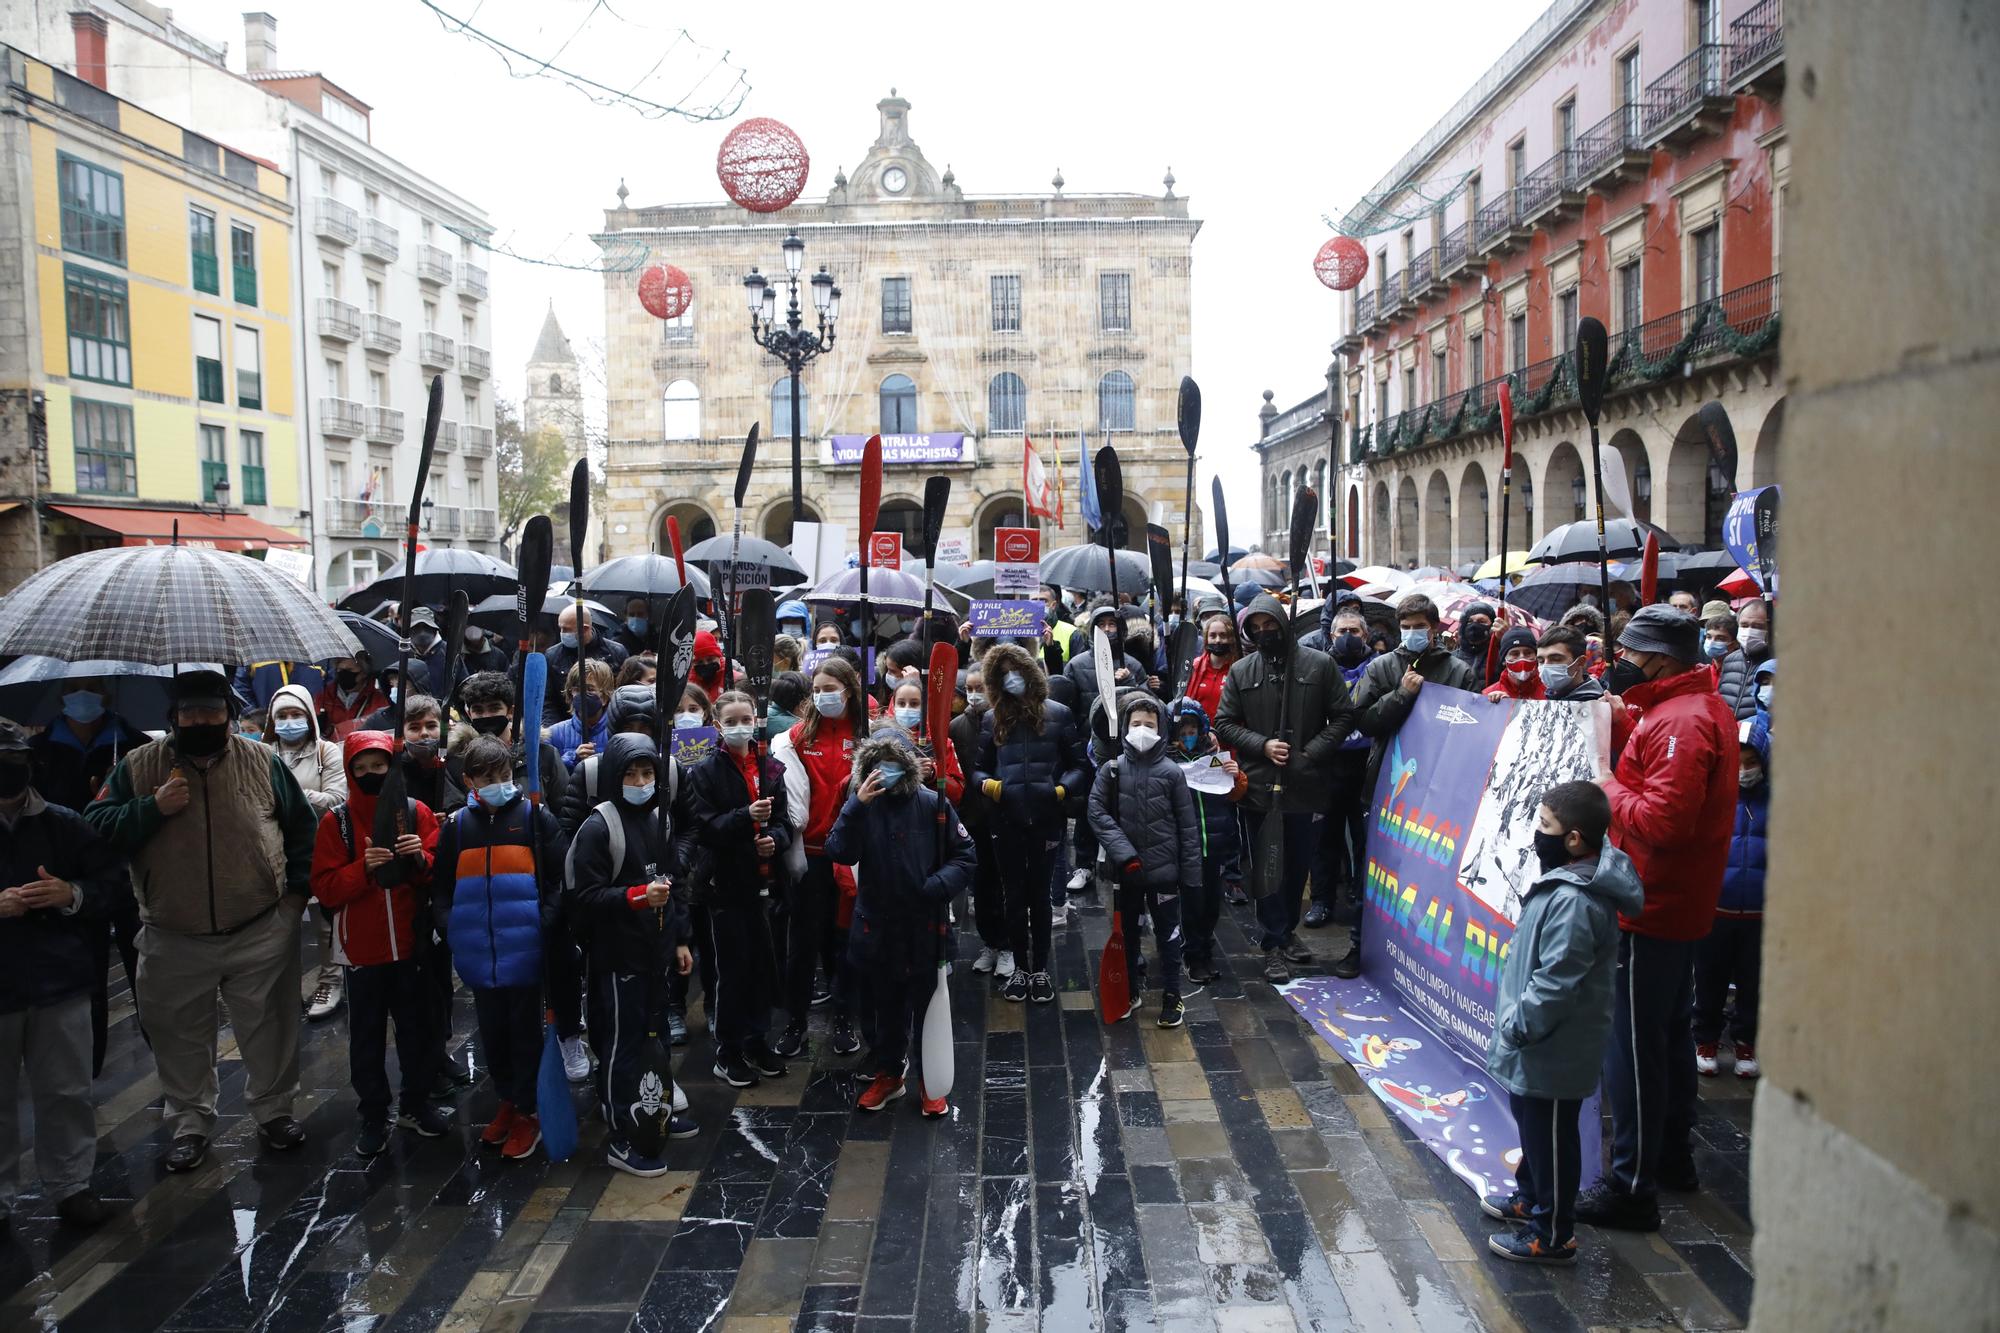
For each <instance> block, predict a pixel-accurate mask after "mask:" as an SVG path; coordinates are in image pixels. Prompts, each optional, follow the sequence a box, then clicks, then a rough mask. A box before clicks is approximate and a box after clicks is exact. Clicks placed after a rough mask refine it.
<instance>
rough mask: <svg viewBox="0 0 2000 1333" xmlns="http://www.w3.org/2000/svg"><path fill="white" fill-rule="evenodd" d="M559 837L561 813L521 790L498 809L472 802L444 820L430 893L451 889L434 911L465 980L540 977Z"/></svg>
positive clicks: (486, 985)
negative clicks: (534, 802)
mask: <svg viewBox="0 0 2000 1333" xmlns="http://www.w3.org/2000/svg"><path fill="white" fill-rule="evenodd" d="M561 841H562V830H561V827H560V826H559V825H558V824H557V823H556V817H555V816H554V815H552V814H550V813H549V812H548V811H547V810H544V809H542V808H541V807H539V806H535V805H531V804H530V803H529V802H528V801H527V799H526V798H525V797H521V796H516V797H515V798H514V799H513V800H511V801H509V802H507V804H505V805H503V806H501V807H499V808H498V809H497V810H489V809H487V808H486V806H485V805H483V804H481V803H480V802H478V801H474V802H472V803H471V804H468V805H465V806H463V807H461V808H460V809H459V810H457V811H456V812H454V813H453V814H451V815H450V816H448V817H447V818H446V819H445V821H444V825H443V828H442V829H441V830H440V832H439V834H438V845H437V859H436V862H435V864H436V866H437V870H436V874H435V882H434V888H433V892H437V891H439V890H445V891H446V893H448V898H447V901H445V902H442V903H440V904H438V908H437V911H438V916H439V918H440V919H442V920H443V921H444V922H445V934H446V938H447V939H448V940H449V941H450V943H451V956H452V960H453V961H454V962H455V963H456V964H457V966H458V975H459V976H461V977H463V978H464V979H465V984H466V985H468V986H471V987H473V988H474V989H476V990H493V989H496V988H498V987H501V986H539V985H540V984H541V982H542V930H543V927H544V925H545V924H546V923H547V921H548V919H549V918H550V917H551V916H552V915H553V912H554V908H555V903H556V891H557V889H558V887H559V885H558V883H557V881H558V880H559V879H560V877H561V875H562V864H563V856H562V846H561ZM537 844H539V847H540V855H541V866H542V873H541V875H540V876H537V875H536V873H535V857H536V847H537ZM538 880H539V885H538V883H537V881H538ZM440 896H444V895H443V894H441V895H440Z"/></svg>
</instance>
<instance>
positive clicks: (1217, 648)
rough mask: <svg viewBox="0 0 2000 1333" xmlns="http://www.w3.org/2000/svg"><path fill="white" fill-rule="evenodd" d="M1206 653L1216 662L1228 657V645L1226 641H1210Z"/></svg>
mask: <svg viewBox="0 0 2000 1333" xmlns="http://www.w3.org/2000/svg"><path fill="white" fill-rule="evenodd" d="M1208 655H1209V656H1210V657H1212V658H1214V659H1215V660H1216V661H1218V662H1221V661H1224V660H1226V659H1227V658H1228V657H1229V645H1228V644H1226V643H1211V644H1209V645H1208Z"/></svg>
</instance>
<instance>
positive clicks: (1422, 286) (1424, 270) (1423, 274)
mask: <svg viewBox="0 0 2000 1333" xmlns="http://www.w3.org/2000/svg"><path fill="white" fill-rule="evenodd" d="M1430 285H1431V252H1430V251H1428V250H1426V251H1424V252H1423V253H1422V254H1420V255H1418V256H1417V257H1416V258H1414V259H1412V260H1411V261H1410V265H1409V267H1408V268H1406V269H1405V270H1404V271H1403V290H1405V291H1407V292H1408V293H1409V294H1410V295H1412V296H1415V295H1417V294H1418V293H1419V292H1423V291H1425V290H1427V289H1429V287H1430Z"/></svg>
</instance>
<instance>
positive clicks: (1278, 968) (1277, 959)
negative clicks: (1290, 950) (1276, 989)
mask: <svg viewBox="0 0 2000 1333" xmlns="http://www.w3.org/2000/svg"><path fill="white" fill-rule="evenodd" d="M1291 979H1292V969H1291V966H1290V965H1289V964H1287V963H1286V962H1285V955H1284V952H1283V951H1282V950H1279V949H1276V948H1272V949H1266V950H1264V980H1266V981H1268V982H1270V983H1271V984H1272V985H1273V986H1283V985H1287V984H1289V983H1290V982H1291Z"/></svg>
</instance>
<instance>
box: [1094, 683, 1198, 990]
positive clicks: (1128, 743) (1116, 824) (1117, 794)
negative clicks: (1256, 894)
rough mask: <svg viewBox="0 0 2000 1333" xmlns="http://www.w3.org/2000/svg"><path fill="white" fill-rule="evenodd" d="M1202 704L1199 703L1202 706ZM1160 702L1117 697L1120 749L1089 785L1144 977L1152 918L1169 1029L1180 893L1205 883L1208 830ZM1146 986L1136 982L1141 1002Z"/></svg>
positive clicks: (1128, 939)
mask: <svg viewBox="0 0 2000 1333" xmlns="http://www.w3.org/2000/svg"><path fill="white" fill-rule="evenodd" d="M1198 708H1199V705H1197V709H1198ZM1160 713H1161V708H1160V701H1159V700H1158V699H1155V698H1154V697H1153V696H1152V695H1150V694H1145V693H1143V692H1141V691H1138V690H1133V691H1131V692H1129V693H1127V694H1126V695H1125V696H1124V697H1123V698H1122V699H1120V700H1119V703H1118V725H1117V727H1116V732H1117V734H1118V737H1119V750H1118V753H1117V754H1116V755H1115V756H1114V757H1113V758H1111V759H1109V760H1107V761H1106V762H1105V763H1104V764H1103V766H1101V767H1100V768H1099V769H1098V770H1097V781H1096V782H1095V783H1093V784H1092V785H1091V788H1090V827H1091V831H1092V832H1093V833H1095V834H1096V835H1097V843H1098V845H1099V846H1100V847H1102V848H1103V849H1104V854H1105V860H1106V861H1107V862H1108V863H1109V864H1110V865H1111V867H1112V869H1113V871H1114V872H1115V873H1116V875H1117V878H1118V911H1119V912H1120V913H1121V914H1122V917H1123V924H1124V927H1125V954H1126V957H1127V958H1129V959H1131V960H1133V963H1134V968H1133V973H1134V978H1135V980H1136V979H1137V973H1138V969H1137V966H1136V965H1137V962H1138V960H1139V957H1140V954H1139V917H1140V916H1141V915H1142V914H1143V915H1145V916H1147V917H1150V918H1151V920H1152V922H1153V941H1154V946H1155V947H1156V948H1157V949H1158V950H1159V954H1160V984H1161V985H1162V986H1164V987H1165V993H1164V994H1162V995H1161V996H1160V1016H1159V1018H1158V1019H1157V1020H1155V1021H1156V1022H1157V1023H1158V1024H1159V1026H1161V1027H1163V1028H1177V1027H1179V1026H1180V1025H1181V1019H1182V1016H1183V1013H1184V1009H1183V1006H1182V1003H1181V950H1182V947H1183V945H1184V943H1185V940H1184V938H1183V934H1182V929H1181V895H1182V894H1183V893H1198V892H1200V890H1201V885H1202V859H1201V835H1202V828H1201V822H1200V819H1199V817H1198V816H1197V815H1196V813H1195V808H1194V794H1193V793H1192V792H1190V791H1189V790H1188V784H1187V776H1186V775H1185V774H1183V773H1182V772H1181V766H1180V765H1179V764H1178V763H1177V762H1175V760H1174V757H1173V755H1171V754H1170V753H1168V751H1167V749H1166V747H1165V746H1164V745H1162V744H1161V736H1160ZM1140 990H1141V986H1140V985H1134V986H1133V987H1132V1007H1131V1009H1129V1010H1127V1011H1126V1012H1127V1013H1128V1014H1130V1013H1132V1012H1135V1011H1137V1009H1138V1008H1139V998H1140Z"/></svg>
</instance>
